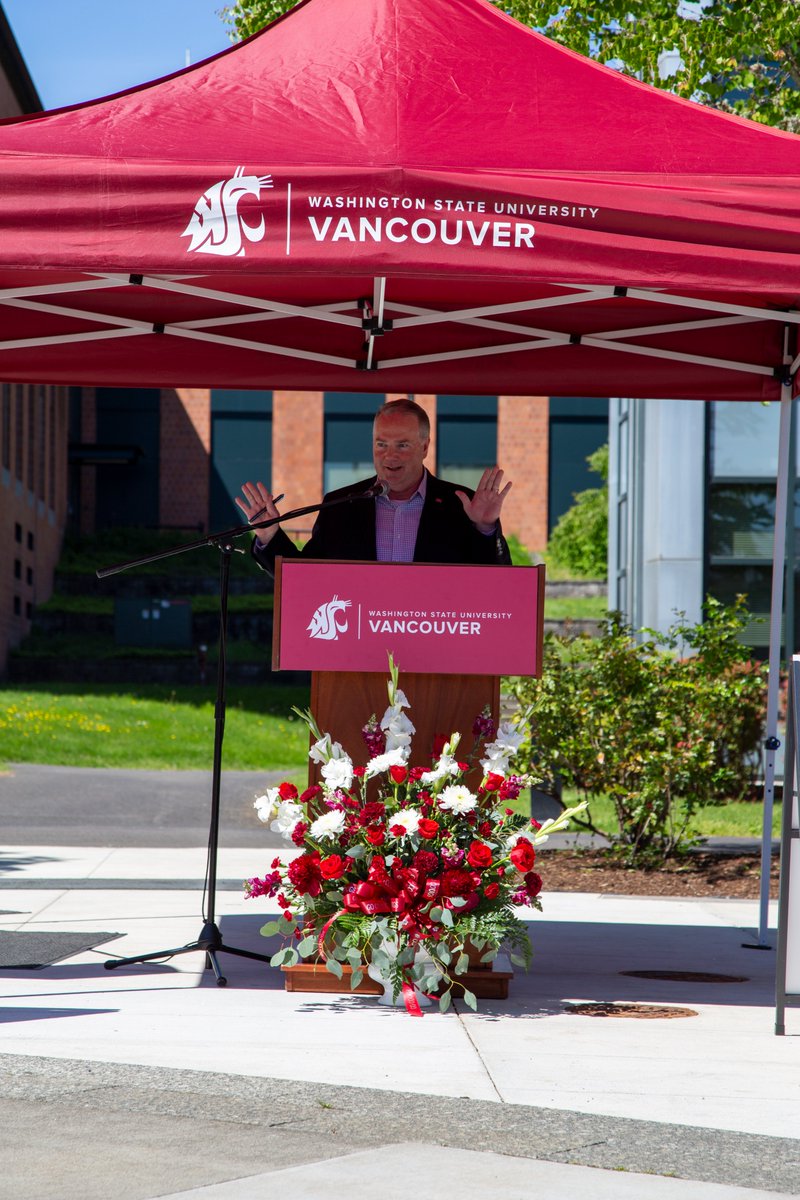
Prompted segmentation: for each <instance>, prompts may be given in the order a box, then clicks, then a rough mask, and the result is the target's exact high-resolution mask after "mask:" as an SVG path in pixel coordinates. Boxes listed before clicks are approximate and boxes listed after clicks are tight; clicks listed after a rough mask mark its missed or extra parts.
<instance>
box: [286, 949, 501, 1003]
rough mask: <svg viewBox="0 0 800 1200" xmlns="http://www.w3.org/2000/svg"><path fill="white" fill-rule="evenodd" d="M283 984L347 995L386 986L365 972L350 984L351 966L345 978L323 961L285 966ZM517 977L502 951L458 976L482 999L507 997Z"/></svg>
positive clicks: (288, 988) (369, 992)
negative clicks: (489, 961)
mask: <svg viewBox="0 0 800 1200" xmlns="http://www.w3.org/2000/svg"><path fill="white" fill-rule="evenodd" d="M281 970H282V971H283V984H284V988H285V990H286V991H287V992H320V993H321V992H327V993H329V994H331V993H332V994H337V995H345V996H351V995H354V996H380V995H381V993H382V992H383V988H382V987H381V985H380V984H379V983H376V982H375V980H374V979H370V978H369V976H368V975H367V974H366V972H365V973H364V977H363V979H362V980H361V982H360V983H359V985H358V987H356V988H352V987H351V986H350V976H351V974H352V972H351V970H350V967H348V966H342V978H341V979H337V978H336V976H335V975H333V974H331V972H330V971H329V970H328V969H327V967H326V966H325V964H324V963H321V962H303V963H297V964H296V965H295V966H293V967H281ZM513 978H514V972H513V971H512V970H511V964H510V962H509V961H508V959H507V958H506V957H505V955H502V954H501V955H499V956H498V958H497V959H496V960H495V962H493V963H486V965H485V966H476V967H474V968H472V967H471V968H470V969H469V970H468V971H467V972H466V973H465V974H464V975H459V976H458V979H459V981H460V982H461V983H463V984H464V987H466V988H468V989H469V991H471V992H472V993H473V995H474V996H476V997H477V998H478V999H479V1000H507V999H508V985H509V983H510V981H511V980H512V979H513Z"/></svg>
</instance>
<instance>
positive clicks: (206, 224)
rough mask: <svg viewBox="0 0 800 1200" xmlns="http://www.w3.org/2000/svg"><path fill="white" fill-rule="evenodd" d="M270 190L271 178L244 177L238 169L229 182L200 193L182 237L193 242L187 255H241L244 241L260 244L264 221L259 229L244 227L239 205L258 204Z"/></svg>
mask: <svg viewBox="0 0 800 1200" xmlns="http://www.w3.org/2000/svg"><path fill="white" fill-rule="evenodd" d="M271 187H272V176H271V175H245V173H244V167H237V168H236V170H235V171H234V173H233V175H232V176H231V178H230V179H221V180H220V181H219V183H214V184H212V185H211V187H210V188H209V189H208V190H207V191H205V192H203V195H202V196H201V197H200V199H199V200H198V201H197V204H195V206H194V212H193V213H192V218H191V220H190V221H189V224H188V225H187V226H186V228H185V229H184V231H183V233H182V234H181V237H190V238H191V239H192V241H191V244H190V246H189V251H190V252H191V251H192V250H196V251H197V252H198V253H199V254H224V255H228V256H239V255H243V254H244V252H245V251H244V240H243V239H244V238H247V240H248V241H249V242H260V241H261V239H262V238H263V236H264V231H265V224H264V217H263V216H262V217H261V220H260V221H259V223H258V225H256V226H252V225H247V224H246V223H245V222H244V221H243V220H242V218H241V217H240V216H239V211H238V209H239V204H240V202H241V201H242V199H243V198H244V197H245V196H255V198H256V199H257V200H258V199H259V198H260V196H261V191H262V188H271Z"/></svg>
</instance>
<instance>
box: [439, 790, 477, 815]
mask: <svg viewBox="0 0 800 1200" xmlns="http://www.w3.org/2000/svg"><path fill="white" fill-rule="evenodd" d="M477 803H478V798H477V796H474V795H473V794H472V792H471V791H470V790H469V788H467V787H464V785H463V783H454V784H450V786H449V787H446V788H443V789H442V791H441V792H440V793H439V808H442V809H444V810H445V811H446V812H453V813H457V814H459V815H460V814H462V813H468V812H472V810H473V809H474V808H475V806H476V804H477Z"/></svg>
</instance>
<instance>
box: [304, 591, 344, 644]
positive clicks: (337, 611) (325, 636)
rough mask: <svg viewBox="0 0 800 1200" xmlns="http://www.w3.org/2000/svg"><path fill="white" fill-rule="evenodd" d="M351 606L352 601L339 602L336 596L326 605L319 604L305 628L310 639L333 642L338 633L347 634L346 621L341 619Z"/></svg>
mask: <svg viewBox="0 0 800 1200" xmlns="http://www.w3.org/2000/svg"><path fill="white" fill-rule="evenodd" d="M351 604H352V600H340V599H339V597H338V596H334V597H333V599H332V600H329V601H328V603H327V604H320V606H319V608H318V609H317V611H316V612H315V613H314V615H313V617H312V618H311V620H310V622H309V624H308V625H307V627H306V628H307V629H308V631H309V633H310V634H311V636H312V638H319V639H320V640H321V641H323V642H335V641H337V640H338V638H339V634H340V633H347V620H346V618H345V619H341V617H342V614H343V613H344V610H345V609H346V608H350V606H351Z"/></svg>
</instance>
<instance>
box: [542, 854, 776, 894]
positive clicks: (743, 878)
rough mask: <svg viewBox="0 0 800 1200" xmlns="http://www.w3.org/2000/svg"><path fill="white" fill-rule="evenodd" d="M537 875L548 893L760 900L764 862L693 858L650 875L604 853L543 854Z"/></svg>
mask: <svg viewBox="0 0 800 1200" xmlns="http://www.w3.org/2000/svg"><path fill="white" fill-rule="evenodd" d="M536 867H537V870H538V871H539V872H540V874H541V876H542V878H543V880H544V887H543V889H542V894H543V895H546V894H547V893H548V892H609V893H611V892H614V893H617V894H619V895H627V896H725V897H729V898H733V899H737V900H757V899H758V896H759V881H760V869H761V859H760V856H759V855H757V854H748V855H738V856H724V857H723V856H721V855H717V854H702V853H696V854H689V855H686V856H685V857H684V858H681V859H678V860H676V861H674V862H670V863H667V864H666V865H665V866H663V867H660V868H658V869H657V870H652V871H643V870H640V869H637V868H633V867H626V866H624V865H622V864H621V863H618V862H616V861H615V860H614V859H613V858H611V857H609V855H608V854H607V853H606V852H605V851H602V850H581V851H578V852H575V853H573V852H571V851H567V850H547V849H544V850H542V851H541V853H540V854H539V855H538V857H537V863H536ZM779 870H780V868H779V862H778V859H777V858H773V859H772V869H771V873H770V895H771V896H772V897H777V895H778V878H779Z"/></svg>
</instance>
